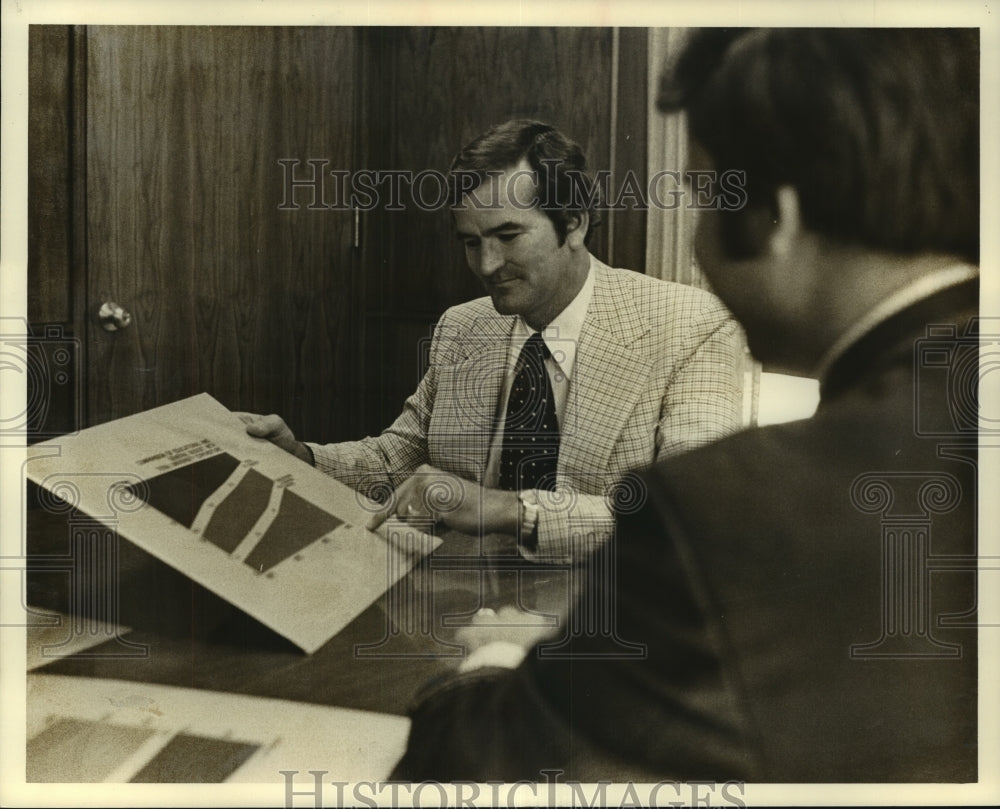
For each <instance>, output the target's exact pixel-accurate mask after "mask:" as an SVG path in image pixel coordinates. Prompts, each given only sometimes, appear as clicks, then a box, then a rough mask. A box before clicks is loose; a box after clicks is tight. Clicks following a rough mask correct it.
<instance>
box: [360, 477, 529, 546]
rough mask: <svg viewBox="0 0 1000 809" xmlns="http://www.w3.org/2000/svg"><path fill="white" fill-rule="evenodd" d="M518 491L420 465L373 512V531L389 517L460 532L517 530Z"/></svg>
mask: <svg viewBox="0 0 1000 809" xmlns="http://www.w3.org/2000/svg"><path fill="white" fill-rule="evenodd" d="M518 508H519V503H518V499H517V492H507V491H501V490H499V489H484V488H483V487H482V486H480V485H479V484H477V483H473V482H472V481H469V480H465V479H464V478H460V477H459V476H458V475H453V474H452V473H451V472H444V471H442V470H441V469H437V468H436V467H433V466H431V465H430V464H422V465H421V466H419V467H418V468H417V471H416V472H414V473H413V475H412V476H410V477H409V478H407V479H406V480H405V481H404V482H403V484H402V485H401V486H400V487H399V488H398V489H396V491H395V492H394V493H393V495H392V497H391V498H389V502H388V503H386V505H385V506H383V507H382V508H381V509H379V510H378V511H377V512H376V513H375V514H373V515H372V517H371V519H370V520H369V521H368V530H369V531H373V530H375V529H376V528H378V526H380V525H381V524H382V523H383V522H385V521H386V519H388V518H389V517H391V516H393V515H395V516H396V517H398V518H399V519H401V520H414V521H416V520H428V519H430V520H433V521H434V522H441V523H444V524H445V525H446V526H448V527H449V528H453V529H454V530H456V531H461V532H462V533H463V534H471V535H474V536H479V535H481V534H487V533H503V534H513V533H516V532H517V526H518V520H519V513H518Z"/></svg>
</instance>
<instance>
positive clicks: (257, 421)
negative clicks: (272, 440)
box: [247, 415, 285, 438]
mask: <svg viewBox="0 0 1000 809" xmlns="http://www.w3.org/2000/svg"><path fill="white" fill-rule="evenodd" d="M284 426H285V422H284V420H283V419H282V418H281V416H275V415H270V416H255V417H254V420H253V421H250V422H247V432H248V433H249V434H250V435H252V436H256V437H257V438H269V437H270V436H272V435H277V434H278V433H280V432H281V430H282V428H283V427H284Z"/></svg>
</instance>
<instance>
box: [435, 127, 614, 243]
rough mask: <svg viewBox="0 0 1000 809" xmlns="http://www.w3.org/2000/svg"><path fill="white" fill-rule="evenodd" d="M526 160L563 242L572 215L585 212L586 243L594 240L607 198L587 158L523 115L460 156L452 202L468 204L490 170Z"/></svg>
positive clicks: (452, 170) (451, 174)
mask: <svg viewBox="0 0 1000 809" xmlns="http://www.w3.org/2000/svg"><path fill="white" fill-rule="evenodd" d="M521 160H526V161H527V162H528V165H529V166H531V169H532V171H533V172H534V174H535V177H536V184H537V198H536V202H537V207H539V208H540V209H541V210H542V211H543V212H544V213H545V215H546V216H548V218H549V219H550V220H552V224H553V226H554V227H555V230H556V235H557V236H558V237H559V244H562V243H563V242H564V241H565V239H566V233H567V230H568V223H569V217H570V216H571V215H574V214H581V213H584V212H586V213H587V214H588V215H589V220H588V227H587V233H586V234H585V235H584V241H585V242H589V240H590V235H591V233H593V231H594V228H595V227H597V226H598V225H599V224H600V221H601V216H600V213H599V212H598V210H597V209H598V206H599V205H600V202H601V201H600V194H599V191H598V188H597V186H596V184H595V183H594V182H593V180H591V178H590V177H588V175H587V158H586V156H585V155H584V153H583V150H582V149H581V148H580V146H579V144H577V143H576V142H575V141H572V140H570V139H569V138H567V137H566V136H565V135H564V134H563V133H562V132H560V131H559V130H558V129H556V128H555V127H554V126H550V125H549V124H546V123H543V122H541V121H533V120H528V119H520V118H519V119H514V120H511V121H507V122H505V123H502V124H498V125H497V126H494V127H492V128H491V129H489V130H487V131H486V132H484V133H483V134H482V135H480V136H479V137H477V138H476V139H475V140H473V141H472V142H471V143H469V144H468V145H466V146H465V148H463V149H462V151H460V152H459V153H458V154H457V155H455V158H454V159H453V160H452V161H451V166H450V167H449V169H448V182H449V192H450V198H451V204H452V206H453V207H458V206H460V205H462V204H463V202H462V196H463V195H464V194H467V193H468V192H470V191H473V190H475V189H476V188H478V187H479V186H480V185H482V183H483V182H485V180H486V178H487V176H488V174H489V173H491V172H492V173H499V172H503V171H506V170H508V169H511V168H513V167H514V166H516V165H517V164H518V163H520V162H521Z"/></svg>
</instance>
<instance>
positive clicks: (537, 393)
mask: <svg viewBox="0 0 1000 809" xmlns="http://www.w3.org/2000/svg"><path fill="white" fill-rule="evenodd" d="M549 356H550V354H549V349H548V347H547V346H546V345H545V341H544V340H542V335H541V334H538V333H535V334H533V335H531V337H529V338H528V342H526V343H525V344H524V348H523V349H521V356H520V357H518V360H517V366H516V368H515V375H514V383H513V384H512V385H511V388H510V398H509V399H508V400H507V415H506V417H505V419H504V428H503V444H502V448H501V452H500V488H501V489H508V490H512V491H521V490H524V489H548V490H550V491H551V490H553V489H555V483H556V466H557V464H558V462H559V422H558V421H557V419H556V405H555V398H554V397H553V395H552V384H551V382H550V381H549V375H548V373H547V372H546V370H545V360H546V358H548V357H549Z"/></svg>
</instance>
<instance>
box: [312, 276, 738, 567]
mask: <svg viewBox="0 0 1000 809" xmlns="http://www.w3.org/2000/svg"><path fill="white" fill-rule="evenodd" d="M591 270H592V272H594V273H595V284H594V293H593V297H592V299H591V302H590V306H589V308H588V310H587V315H586V319H585V321H584V325H583V329H582V331H581V333H580V342H579V345H578V347H577V355H576V361H575V365H574V369H573V377H572V381H571V384H570V391H569V398H568V400H567V402H566V410H565V413H564V416H563V422H562V424H561V425H560V432H561V436H560V449H559V467H558V484H557V487H556V491H554V492H539V493H538V495H539V522H538V540H539V542H538V552H537V555H538V557H540V558H541V557H544V558H545V559H546V560H550V559H567V558H572V557H578V556H580V555H581V554H583V553H587V552H589V551H590V550H592V549H593V548H594V547H595V546H597V545H600V544H602V543H603V542H604V540H605V539H606V538H607V536H609V535H610V532H611V531H612V530H613V525H614V521H613V518H612V511H611V509H612V506H614V507H617V508H619V509H625V510H628V509H629V508H632V507H638V506H639V505H641V502H642V500H643V499H644V492H643V491H641V490H639V489H638V488H636V485H637V484H635V483H631V481H637V478H632V477H627V476H626V473H627V472H629V470H632V469H635V468H637V467H645V466H647V465H649V464H651V463H652V462H654V461H656V460H657V459H660V458H664V457H666V456H669V455H672V454H676V453H678V452H681V451H683V450H686V449H689V448H692V447H694V446H698V445H701V444H705V443H708V442H710V441H712V440H714V439H716V438H719V437H721V436H723V435H725V434H727V433H730V432H732V431H734V430H736V429H737V428H739V427H740V426H741V412H742V357H743V345H744V344H743V335H742V332H741V331H740V328H739V326H738V325H737V323H736V321H735V320H733V318H732V316H731V315H730V313H729V312H728V310H726V309H725V308H724V306H723V305H722V304H721V303H720V302H719V301H718V300H717V299H716V298H715V297H714V296H713V295H711V294H709V293H708V292H705V291H703V290H700V289H696V288H694V287H690V286H685V285H682V284H675V283H670V282H666V281H660V280H658V279H655V278H651V277H649V276H646V275H641V274H639V273H635V272H632V271H630V270H622V269H612V268H610V267H608V266H606V265H604V264H602V263H601V262H599V261H597V260H596V259H594V260H592V262H591ZM513 327H514V317H513V316H506V315H500V314H498V313H497V311H496V310H495V309H494V308H493V304H492V303H491V301H490V299H489V298H488V297H484V298H479V299H476V300H474V301H470V302H468V303H464V304H460V305H458V306H455V307H453V308H451V309H449V310H447V311H446V312H445V313H444V315H443V316H442V317H441V320H440V321H439V323H438V325H437V327H436V329H435V332H434V337H433V340H432V344H431V348H430V357H429V364H428V368H427V370H426V372H425V374H424V376H423V379H422V380H421V381H420V384H419V385H418V387H417V390H416V392H415V393H414V394H413V395H412V396H411V397H410V398H409V399H407V401H406V403H405V404H404V406H403V412H402V413H401V414H400V416H399V418H398V419H396V421H395V422H394V423H393V424H392V425H391V426H390V427H389V428H388V429H386V430H385V431H384V432H383V433H382V434H381V435H379V436H377V437H369V438H365V439H363V440H361V441H352V442H345V443H340V444H329V445H325V446H320V445H310V446H311V448H312V450H313V455H314V457H315V460H316V466H317V467H318V468H320V469H321V470H323V471H325V472H327V473H329V474H331V475H333V476H334V477H336V478H337V479H338V480H340V481H342V482H343V483H346V484H347V485H349V486H352V487H353V488H356V489H358V490H359V491H361V492H363V493H364V494H366V495H368V496H374V497H378V496H379V495H380V494H384V493H387V492H388V491H391V490H392V489H395V488H396V487H397V486H399V485H400V484H401V483H402V482H403V481H404V480H406V478H408V477H409V476H410V475H411V474H412V473H413V472H414V471H415V470H416V468H417V467H418V466H419V465H420V464H423V463H429V464H431V465H432V466H435V467H438V468H440V469H443V470H445V471H448V472H451V473H453V474H456V475H459V476H461V477H463V478H465V479H467V480H474V481H477V482H482V480H483V474H484V471H485V469H486V460H487V455H488V452H489V447H490V441H491V438H492V436H493V432H494V429H495V427H496V423H497V419H498V417H499V415H500V414H499V413H498V404H499V402H500V399H501V392H502V386H503V382H504V375H505V373H506V369H507V350H508V344H509V340H510V336H511V332H512V330H513Z"/></svg>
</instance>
